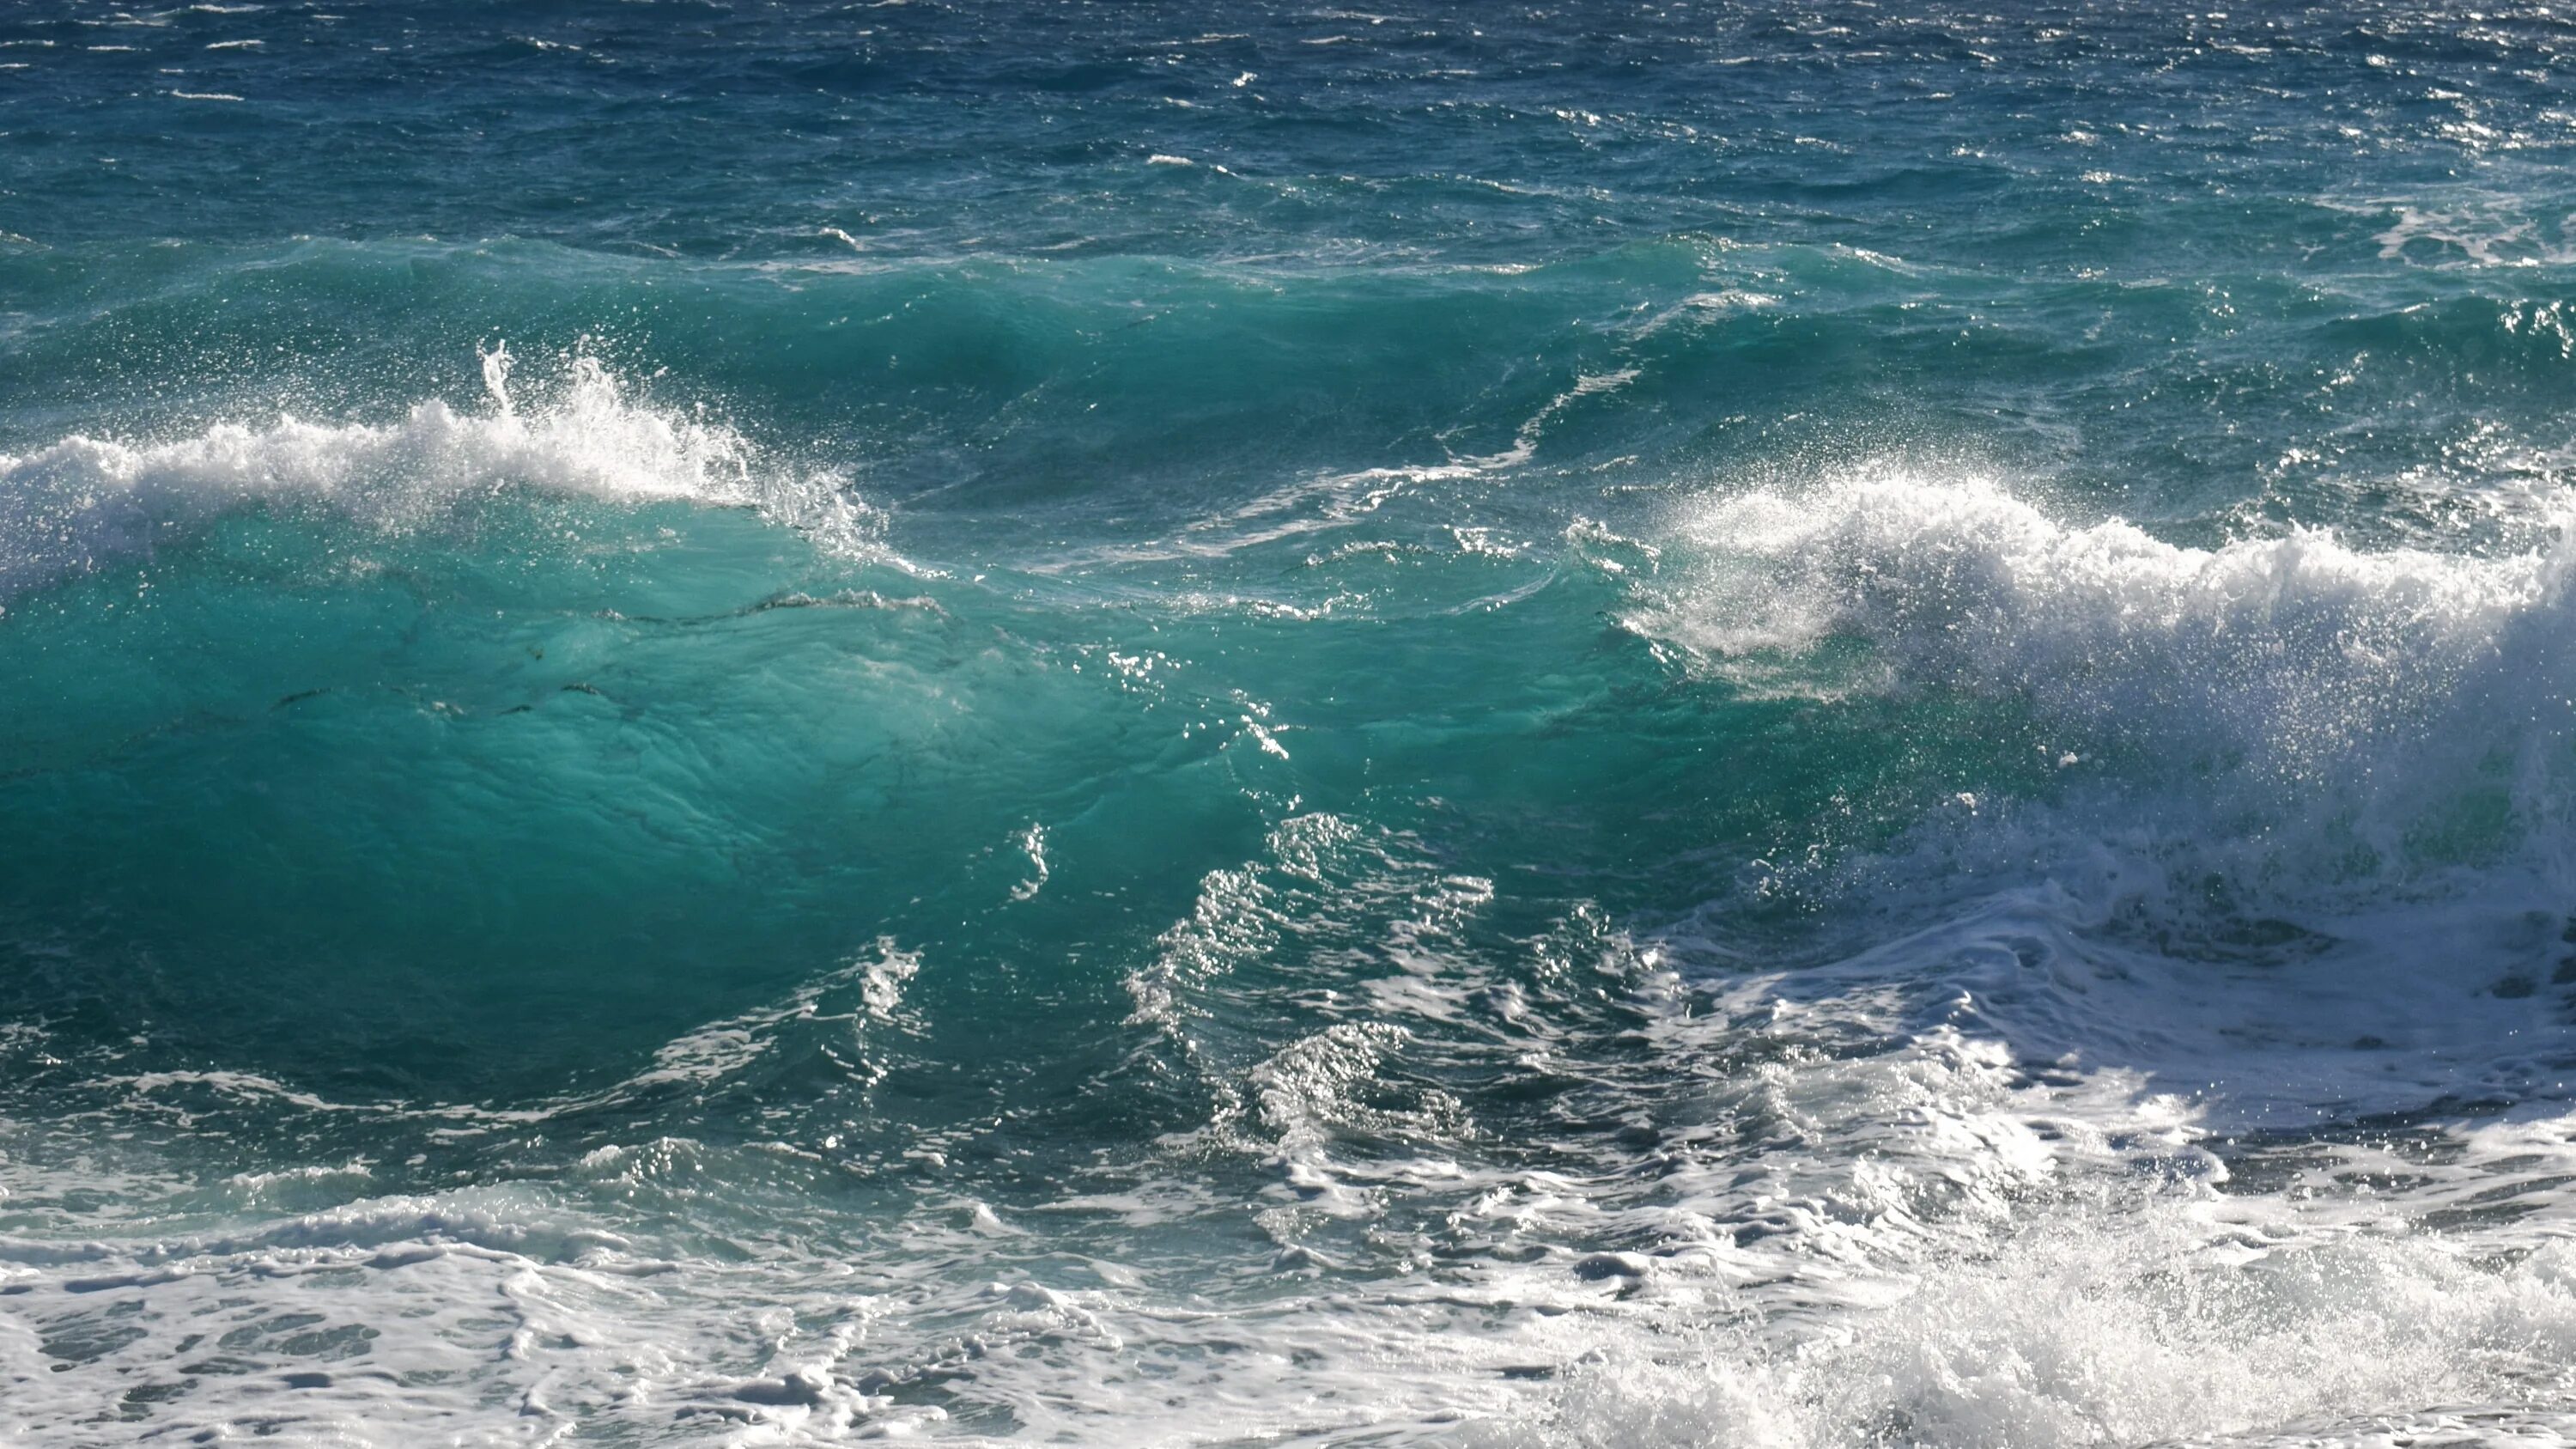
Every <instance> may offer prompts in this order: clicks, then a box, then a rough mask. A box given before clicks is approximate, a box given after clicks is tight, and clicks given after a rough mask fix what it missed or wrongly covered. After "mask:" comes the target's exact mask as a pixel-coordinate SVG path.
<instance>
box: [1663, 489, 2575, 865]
mask: <svg viewBox="0 0 2576 1449" xmlns="http://www.w3.org/2000/svg"><path fill="white" fill-rule="evenodd" d="M2556 517H2557V519H2558V527H2557V535H2558V536H2557V541H2556V542H2553V543H2550V544H2548V545H2547V546H2544V547H2540V548H2537V549H2533V550H2531V551H2529V552H2524V553H2519V554H2507V555H2502V556H2474V555H2470V554H2466V553H2442V552H2434V551H2429V550H2425V549H2394V550H2389V551H2384V552H2365V551H2362V550H2358V549H2355V548H2353V547H2351V546H2349V545H2347V544H2345V543H2343V542H2341V541H2339V540H2338V539H2336V538H2334V537H2333V536H2331V535H2329V534H2325V533H2320V532H2299V533H2292V534H2289V535H2287V536H2283V537H2273V538H2260V539H2248V540H2245V541H2242V542H2236V543H2231V544H2228V545H2226V546H2223V547H2219V548H2215V549H2196V548H2186V547H2180V546H2176V545H2173V544H2169V543H2165V542H2163V541H2161V540H2159V539H2157V538H2155V537H2153V536H2152V535H2150V534H2149V533H2147V532H2146V531H2145V530H2143V529H2140V528H2138V527H2136V526H2134V525H2131V524H2128V523H2125V522H2122V521H2120V520H2117V519H2113V520H2110V521H2107V522H2103V523H2098V524H2094V525H2091V526H2076V525H2071V524H2067V523H2063V522H2060V521H2058V520H2056V519H2054V518H2052V517H2050V516H2049V515H2048V514H2047V513H2045V512H2043V511H2042V510H2040V509H2039V508H2037V507H2034V506H2032V505H2031V504H2029V503H2027V502H2025V501H2023V500H2021V499H2019V498H2017V497H2015V496H2013V495H2012V494H2011V493H2010V492H2008V491H2007V490H2005V489H2004V488H2003V487H2001V486H1999V485H1997V484H1996V483H1994V482H1992V481H1987V480H1981V479H1966V480H1939V479H1928V478H1924V477H1921V476H1916V475H1909V474H1904V473H1888V474H1877V475H1870V476H1863V477H1857V478H1852V479H1847V480H1843V481H1839V482H1835V483H1832V484H1829V485H1827V486H1823V487H1819V488H1817V489H1814V490H1812V491H1809V492H1805V493H1794V494H1793V493H1777V492H1759V493H1753V494H1749V495H1741V496H1737V497H1733V498H1729V499H1725V500H1723V501H1720V502H1716V503H1714V504H1711V505H1708V506H1706V507H1705V508H1703V509H1701V510H1700V511H1699V512H1697V513H1696V514H1695V515H1693V516H1692V517H1690V518H1689V519H1687V520H1686V521H1685V523H1684V525H1683V527H1682V528H1681V529H1680V530H1679V537H1678V539H1677V543H1678V545H1679V549H1680V555H1681V556H1680V559H1679V561H1675V560H1672V559H1668V560H1666V565H1667V566H1666V568H1665V569H1664V576H1663V578H1662V579H1661V580H1659V581H1658V582H1657V583H1655V584H1654V585H1653V586H1651V587H1650V588H1648V589H1647V590H1645V591H1644V592H1643V593H1641V596H1640V603H1639V605H1638V606H1637V607H1636V609H1635V610H1634V612H1633V613H1632V615H1631V617H1630V619H1629V623H1630V625H1631V627H1632V628H1635V629H1637V630H1638V631H1640V632H1641V633H1644V634H1646V635H1648V636H1650V637H1653V638H1656V639H1658V640H1662V641H1666V642H1668V643H1671V644H1675V645H1679V646H1680V647H1681V648H1682V649H1683V650H1685V651H1686V652H1687V653H1688V654H1689V655H1690V656H1691V657H1692V658H1693V659H1694V660H1696V661H1697V662H1698V663H1699V664H1700V665H1701V666H1702V667H1704V668H1707V669H1709V670H1711V671H1713V672H1715V673H1717V674H1720V675H1722V676H1725V677H1728V678H1731V679H1734V680H1736V681H1737V682H1739V683H1741V684H1743V685H1745V686H1746V687H1748V688H1752V689H1757V690H1770V691H1785V692H1801V691H1814V692H1820V693H1821V692H1836V691H1849V690H1853V689H1861V690H1878V691H1888V692H1892V693H1896V694H1899V695H1902V694H1906V693H1909V692H1920V691H1927V690H1946V691H1957V692H1964V693H1967V694H1970V695H1975V696H1979V697H1984V698H1988V699H1993V700H1998V701H2002V702H2006V703H2009V704H2012V705H2014V706H2015V707H2017V708H2020V709H2021V710H2023V711H2024V712H2025V713H2024V717H2025V718H2026V720H2027V721H2028V724H2029V728H2030V731H2031V733H2032V735H2033V737H2034V739H2036V740H2037V744H2036V745H2035V748H2037V749H2039V750H2040V751H2041V753H2042V755H2044V756H2045V757H2046V758H2045V760H2044V762H2043V763H2044V764H2045V765H2046V766H2047V767H2048V772H2049V773H2050V774H2051V775H2052V777H2053V779H2052V784H2051V785H2050V787H2049V791H2048V793H2049V795H2050V797H2051V799H2052V800H2053V801H2054V802H2055V804H2057V805H2059V806H2069V805H2077V806H2080V805H2083V804H2085V803H2086V802H2088V801H2089V802H2090V803H2091V805H2093V806H2095V807H2097V808H2096V809H2094V810H2093V812H2092V813H2091V814H2089V815H2087V816H2086V818H2084V819H2082V820H2080V821H2075V822H2069V821H2066V820H2060V821H2058V822H2057V823H2056V824H2055V825H2053V826H2052V827H2051V828H2053V829H2057V830H2059V831H2060V832H2061V833H2064V834H2066V835H2067V836H2068V838H2069V839H2070V840H2071V839H2073V838H2074V837H2076V836H2082V837H2084V838H2085V840H2086V842H2087V843H2088V844H2090V843H2094V842H2098V841H2100V840H2101V839H2103V838H2105V837H2106V834H2107V833H2112V822H2111V819H2110V817H2112V816H2116V817H2117V819H2118V821H2120V822H2123V825H2122V828H2121V831H2120V832H2118V833H2124V834H2125V835H2127V836H2128V837H2130V838H2133V839H2134V838H2139V837H2142V836H2145V835H2150V834H2155V833H2158V832H2161V833H2162V834H2163V835H2164V836H2165V837H2166V838H2167V839H2168V840H2169V841H2181V842H2187V843H2188V845H2189V848H2190V852H2191V853H2192V854H2193V856H2194V860H2195V862H2196V864H2197V865H2199V866H2202V867H2206V868H2211V869H2219V870H2223V871H2225V872H2226V873H2228V874H2229V875H2230V876H2231V878H2232V879H2231V885H2233V886H2248V885H2252V884H2255V883H2257V882H2266V883H2272V884H2278V885H2283V886H2285V887H2288V886H2296V887H2300V888H2321V887H2323V886H2324V885H2326V884H2327V883H2329V882H2333V881H2344V882H2352V881H2356V880H2358V881H2362V882H2366V883H2369V884H2370V885H2372V886H2373V887H2374V888H2376V887H2383V886H2386V885H2388V884H2390V883H2392V882H2400V881H2409V880H2413V881H2418V882H2420V881H2423V880H2425V879H2427V878H2429V877H2431V876H2433V875H2438V874H2440V873H2442V872H2445V871H2450V870H2454V869H2456V868H2460V867H2463V866H2474V867H2477V868H2479V869H2481V870H2490V869H2493V868H2495V867H2496V866H2497V865H2498V864H2499V863H2500V862H2505V861H2511V862H2514V863H2515V864H2516V865H2517V866H2518V868H2524V869H2528V870H2530V871H2534V872H2537V873H2538V875H2539V876H2540V877H2541V878H2542V881H2543V883H2544V885H2551V886H2552V887H2553V888H2554V885H2555V884H2565V883H2568V882H2570V881H2576V876H2571V875H2569V874H2568V869H2567V868H2568V865H2569V863H2570V862H2571V861H2576V850H2571V848H2570V847H2571V846H2576V833H2571V829H2570V822H2569V821H2568V820H2567V819H2566V812H2565V805H2566V802H2567V801H2568V800H2569V799H2570V798H2576V797H2571V785H2576V778H2571V773H2570V770H2571V765H2576V597H2571V593H2570V589H2569V576H2570V565H2571V559H2572V558H2576V554H2571V551H2570V545H2569V542H2568V533H2567V531H2566V526H2565V525H2566V522H2567V520H2569V519H2570V518H2576V511H2571V510H2569V509H2566V508H2563V507H2562V508H2561V509H2560V510H2559V511H2558V513H2557V515H2556ZM1829 642H1833V643H1839V644H1843V645H1856V646H1858V650H1857V652H1856V653H1855V652H1853V651H1852V650H1851V649H1845V650H1843V651H1841V652H1839V653H1837V652H1836V651H1833V650H1823V651H1821V652H1820V651H1819V646H1822V645H1825V644H1827V643H1829ZM1963 791H1964V793H1962V795H1961V796H1960V800H1961V802H1962V803H1963V805H1965V806H1966V807H1967V808H1968V810H1969V811H1970V812H1972V813H1976V812H1982V813H1984V814H1986V815H1989V816H1992V815H1994V814H1996V813H1997V812H1996V810H1995V809H1994V808H1993V807H1994V806H1995V804H1996V802H1995V801H1993V800H1992V799H1987V798H1982V797H1980V796H1979V795H1978V794H1977V793H1976V792H1977V785H1976V784H1975V783H1973V782H1969V781H1966V780H1965V779H1964V777H1963ZM2104 811H2107V812H2109V814H2108V815H2107V816H2106V815H2105V814H2103V813H2102V812H2104ZM2003 813H2006V814H2009V813H2011V812H2010V811H2009V810H2007V811H2005V812H2003ZM2077 813H2079V814H2082V813H2084V812H2083V811H2081V810H2078V812H2077ZM2029 844H2030V842H2029V840H2028V839H2027V838H2022V839H2017V840H2016V841H2015V842H2014V846H2015V848H2016V849H2021V848H2023V847H2027V846H2028V845H2029ZM2024 858H2025V859H2027V858H2028V857H2027V855H2026V854H2025V856H2024Z"/></svg>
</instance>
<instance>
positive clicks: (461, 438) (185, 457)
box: [0, 347, 875, 596]
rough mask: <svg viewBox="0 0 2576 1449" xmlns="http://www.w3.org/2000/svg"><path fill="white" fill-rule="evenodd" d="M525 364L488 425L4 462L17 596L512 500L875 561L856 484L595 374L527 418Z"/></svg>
mask: <svg viewBox="0 0 2576 1449" xmlns="http://www.w3.org/2000/svg"><path fill="white" fill-rule="evenodd" d="M512 362H513V359H512V357H511V355H510V353H509V351H508V350H507V348H506V347H499V348H496V349H495V350H493V351H492V352H489V353H487V354H485V355H484V357H483V381H484V385H485V388H486V391H487V392H488V393H489V395H490V397H491V399H492V404H493V406H492V411H490V412H489V413H483V414H474V413H464V412H459V411H457V410H456V409H455V408H453V407H451V406H449V405H448V404H447V403H446V402H444V401H441V400H438V399H431V400H428V401H424V402H420V403H416V404H414V405H413V406H412V407H411V409H410V410H409V411H408V412H407V413H406V414H405V415H404V416H403V418H402V419H401V420H400V421H398V422H395V423H391V424H386V425H375V424H368V423H359V422H343V423H314V422H306V421H303V420H300V419H296V418H292V417H280V418H279V419H278V420H277V421H275V422H274V423H271V424H267V425H265V426H249V425H244V424H239V423H223V424H218V425H217V426H215V427H213V428H210V429H208V430H206V431H205V432H203V433H201V434H198V435H196V436H193V437H184V438H177V439H172V440H166V441H159V442H125V441H115V440H109V439H101V438H92V437H87V436H74V437H68V438H65V439H62V440H61V441H59V442H56V443H54V444H52V445H50V446H48V447H44V448H40V449H37V450H35V451H33V452H30V453H26V454H22V455H7V454H0V596H6V595H8V594H13V593H17V592H21V591H23V590H25V589H28V588H33V587H40V586H43V585H45V584H49V583H53V582H56V581H59V580H61V579H63V578H66V577H70V576H73V575H76V574H79V573H83V572H87V571H89V570H92V569H96V568H99V567H102V566H104V565H107V564H109V563H112V562H114V561H117V560H121V559H128V558H136V557H143V556H148V555H149V554H150V553H151V552H152V551H153V550H154V549H156V548H159V547H162V546H165V545H168V544H171V543H174V542H177V541H179V540H182V539H184V538H185V537H187V536H188V534H189V531H190V530H191V529H192V528H194V527H196V526H199V525H202V524H203V523H205V522H206V521H208V520H210V519H212V518H214V517H216V516H219V515H221V514H224V513H227V512H232V511H236V510H241V509H245V508H252V507H259V506H269V507H287V508H300V507H320V508H324V509H328V510H330V511H332V512H333V513H335V514H337V515H340V516H342V517H345V518H348V519H352V520H355V521H356V522H358V523H360V524H361V525H363V526H366V527H369V528H375V529H385V530H400V529H406V528H413V527H418V526H422V525H424V524H427V523H429V522H430V521H432V520H434V519H436V518H438V517H440V516H441V515H444V514H447V513H449V512H452V511H454V510H457V509H461V508H467V507H470V506H471V505H472V503H473V502H474V501H475V500H476V499H478V498H481V497H486V496H489V495H492V494H494V493H497V492H500V491H503V490H506V489H510V488H513V487H525V488H534V489H540V490H544V491H548V492H553V493H563V494H574V495H580V496H585V497H591V498H597V499H603V500H607V501H612V502H620V503H651V502H660V501H683V502H691V503H699V504H706V505H712V506H719V507H741V508H753V509H757V510H759V511H760V512H761V513H762V514H764V515H765V516H767V517H769V518H771V519H773V520H775V521H777V522H779V523H781V524H784V525H786V526H789V527H792V528H796V529H799V530H801V531H803V532H805V533H806V534H808V535H809V536H810V537H812V538H814V539H815V540H816V541H817V542H818V543H819V544H820V545H821V546H823V547H824V548H826V549H830V550H834V551H840V552H860V551H864V550H866V549H867V548H869V547H870V540H871V539H872V538H873V535H874V532H875V529H874V520H873V518H872V515H871V513H870V511H869V510H868V508H867V507H866V505H865V504H863V503H861V502H859V501H858V500H857V499H856V498H855V497H854V496H852V495H851V493H850V492H849V491H848V489H847V487H846V485H844V484H843V483H842V482H841V480H839V479H837V478H834V477H832V476H830V475H828V474H818V473H808V472H800V471H798V470H796V469H794V468H793V467H790V466H787V465H786V464H784V463H783V462H782V461H781V460H778V459H775V458H772V457H769V456H766V455H765V454H764V453H763V452H762V451H761V450H760V449H759V448H758V447H756V446H755V445H754V444H753V443H752V442H751V441H750V440H748V439H747V438H745V437H744V436H743V435H742V434H740V433H738V432H736V431H735V430H733V429H732V428H730V427H727V426H725V425H724V424H722V423H720V422H713V421H708V420H706V419H703V418H700V417H693V416H686V415H682V414H679V413H676V412H673V411H670V410H667V409H663V408H657V407H654V406H651V405H649V404H646V403H643V402H639V401H636V400H634V399H633V398H631V397H629V396H628V390H627V389H626V388H625V387H624V386H622V385H621V383H620V382H619V380H618V379H617V378H616V377H615V376H614V375H613V374H611V373H610V372H609V371H608V369H607V368H605V367H603V366H602V365H601V364H600V363H599V362H598V361H596V360H595V359H591V358H587V357H577V358H574V359H572V360H571V361H570V362H569V363H568V364H567V365H566V366H565V368H564V369H563V371H562V374H561V376H560V377H559V378H557V379H556V380H555V383H554V385H553V386H552V387H551V388H549V389H547V390H545V391H544V392H542V393H541V394H540V395H539V396H538V397H536V398H535V399H534V400H533V401H532V402H530V403H529V404H528V405H526V406H521V405H519V403H518V402H516V401H514V398H513V395H512V392H511V388H510V378H511V368H512Z"/></svg>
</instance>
